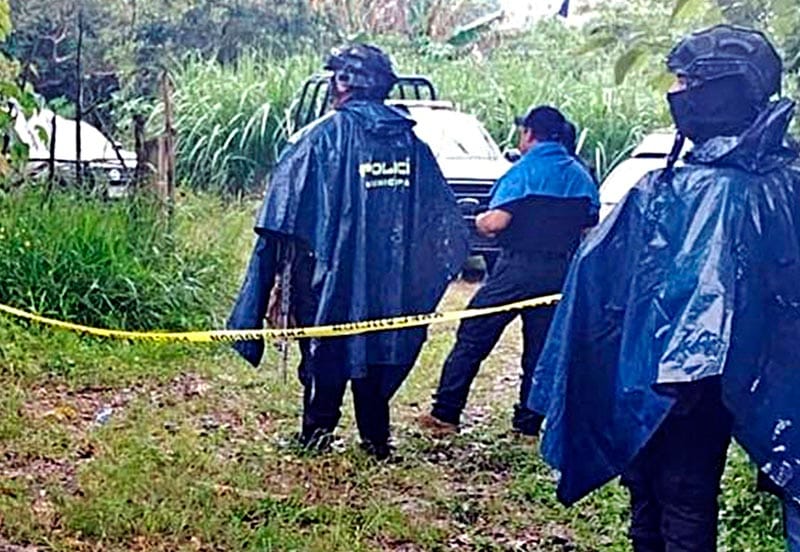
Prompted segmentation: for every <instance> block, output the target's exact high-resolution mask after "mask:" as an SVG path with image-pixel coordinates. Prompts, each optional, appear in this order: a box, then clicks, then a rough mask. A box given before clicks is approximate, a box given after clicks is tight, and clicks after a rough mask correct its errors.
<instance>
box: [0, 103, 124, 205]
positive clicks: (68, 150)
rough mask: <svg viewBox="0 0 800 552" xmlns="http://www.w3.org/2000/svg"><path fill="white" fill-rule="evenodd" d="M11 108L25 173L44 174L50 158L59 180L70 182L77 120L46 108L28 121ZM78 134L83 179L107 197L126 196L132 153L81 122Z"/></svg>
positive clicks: (74, 155)
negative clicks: (23, 152) (23, 148)
mask: <svg viewBox="0 0 800 552" xmlns="http://www.w3.org/2000/svg"><path fill="white" fill-rule="evenodd" d="M12 109H13V112H12V116H13V117H14V130H15V131H16V133H17V135H18V136H19V138H20V140H22V141H23V142H24V143H25V144H26V145H27V146H28V148H29V150H28V172H29V174H31V175H33V176H39V175H45V174H47V171H48V167H49V164H50V161H51V157H52V161H53V164H54V167H55V169H56V171H57V173H58V175H59V177H60V178H63V179H64V180H70V179H71V178H72V177H73V175H74V174H75V164H76V163H77V159H78V150H77V145H76V143H77V136H76V135H77V128H78V126H77V125H78V123H77V121H74V120H72V119H67V118H65V117H62V116H60V115H57V114H55V113H54V112H53V111H51V110H49V109H41V110H39V111H37V112H35V113H34V114H33V115H32V116H31V117H30V118H28V117H26V116H25V115H24V114H23V113H22V112H21V110H19V109H18V108H17V107H16V106H13V107H12ZM54 124H55V133H54V132H53V125H54ZM80 135H81V164H82V165H83V166H84V169H85V174H86V177H87V179H91V180H92V181H93V182H94V184H95V185H98V184H99V185H102V186H104V187H105V190H104V192H105V194H106V195H107V196H108V197H112V198H113V197H122V196H125V195H127V194H128V192H129V187H130V185H131V182H132V181H133V176H134V173H135V172H136V154H135V153H134V152H131V151H128V150H125V149H122V148H121V147H120V146H119V145H117V144H115V143H114V142H112V141H111V140H109V139H108V138H107V137H106V136H105V135H104V134H103V133H102V132H100V130H98V129H97V128H95V127H94V126H92V125H90V124H89V123H87V122H85V121H81V124H80Z"/></svg>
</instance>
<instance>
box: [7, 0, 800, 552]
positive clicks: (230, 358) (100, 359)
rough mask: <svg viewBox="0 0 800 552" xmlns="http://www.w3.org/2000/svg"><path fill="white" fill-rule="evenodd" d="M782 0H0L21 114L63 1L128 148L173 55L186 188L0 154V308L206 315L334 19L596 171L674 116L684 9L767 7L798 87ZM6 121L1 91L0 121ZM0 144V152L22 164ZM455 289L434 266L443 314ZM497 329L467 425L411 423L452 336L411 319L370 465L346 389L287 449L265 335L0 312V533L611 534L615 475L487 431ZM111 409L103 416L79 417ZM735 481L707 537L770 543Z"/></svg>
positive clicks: (540, 543)
mask: <svg viewBox="0 0 800 552" xmlns="http://www.w3.org/2000/svg"><path fill="white" fill-rule="evenodd" d="M794 3H795V0H758V1H755V0H753V1H746V2H741V1H740V0H676V1H675V2H670V3H665V2H661V1H657V0H631V1H629V2H622V3H620V4H619V5H618V6H617V7H614V8H610V9H607V10H603V11H602V13H600V14H599V17H598V19H597V20H596V21H595V22H594V23H593V24H592V25H590V26H588V27H586V28H580V29H579V28H570V27H568V26H565V25H562V24H561V23H559V22H556V21H546V22H543V23H541V24H539V25H537V26H536V27H535V28H533V29H530V30H528V31H525V32H519V33H511V34H509V33H501V32H497V31H493V30H487V29H485V28H482V29H480V31H479V32H476V33H471V34H470V36H469V37H467V38H464V35H463V33H461V34H460V33H459V32H458V30H457V29H458V26H459V25H460V24H462V23H465V22H468V21H470V20H471V19H473V18H475V17H476V16H479V15H482V14H485V13H487V10H491V9H493V8H495V7H496V3H495V2H492V1H482V0H474V1H469V0H466V1H463V2H456V3H453V4H457V5H458V10H452V9H447V7H446V6H448V5H449V4H450V3H448V2H442V1H440V0H409V1H407V2H406V1H404V2H395V1H391V2H390V1H389V0H385V1H384V0H381V2H380V3H379V2H367V1H365V0H352V1H348V2H339V3H335V4H334V3H330V2H320V1H313V0H310V1H308V2H306V1H303V0H280V1H275V2H272V1H270V2H261V1H260V0H242V1H237V2H231V3H221V2H217V1H216V0H201V1H197V2H190V1H188V0H172V1H170V2H164V1H162V0H136V1H131V2H127V1H126V2H119V1H108V2H107V1H101V0H83V1H82V2H79V3H75V2H74V1H73V0H57V1H50V0H10V1H7V0H0V39H2V38H3V37H5V36H6V35H7V34H8V33H9V32H10V31H11V26H10V25H11V23H13V24H14V28H15V32H14V33H12V34H11V35H10V38H9V39H8V40H7V41H6V42H5V43H4V45H3V52H4V54H3V55H4V56H7V57H3V58H2V59H0V95H1V96H2V97H3V99H7V98H8V97H15V98H17V101H19V102H20V103H21V105H22V107H23V108H24V109H25V110H30V109H33V108H34V107H35V100H34V98H33V97H32V96H31V95H30V94H28V93H27V91H28V90H29V89H30V88H29V87H28V88H26V86H22V85H20V82H19V80H18V79H17V77H18V76H19V75H20V74H21V75H22V76H23V77H24V78H25V79H27V80H28V81H30V82H33V83H34V84H35V85H36V86H37V88H39V91H40V92H42V93H43V94H44V95H45V98H46V99H47V100H56V103H58V102H61V105H63V104H64V98H66V103H69V102H74V100H75V95H76V73H75V71H74V68H75V67H74V66H75V58H74V50H75V44H76V32H75V31H76V26H75V21H76V19H75V18H76V6H78V5H80V6H82V8H83V10H84V17H85V21H86V24H87V28H86V31H87V32H86V37H85V39H86V42H85V44H84V46H85V49H84V64H85V65H84V69H85V76H84V85H85V90H84V102H85V103H84V107H85V108H86V110H87V113H86V115H87V118H88V119H89V120H91V121H93V122H103V124H105V125H106V127H107V128H117V129H126V130H124V133H123V131H122V130H120V133H119V136H118V138H120V139H121V140H123V141H127V139H128V137H129V134H130V133H129V132H128V129H129V127H130V126H131V125H130V122H131V116H132V115H133V114H144V115H145V116H146V117H147V118H148V120H149V129H150V130H151V131H152V132H158V131H160V130H161V129H162V128H163V120H162V118H163V105H162V104H161V103H160V98H159V96H158V94H157V86H156V85H157V81H158V78H159V77H160V75H161V74H162V72H163V70H164V69H168V72H169V74H170V78H171V80H172V82H173V83H174V94H173V101H174V108H175V128H176V131H177V138H178V142H177V148H178V151H177V154H178V160H177V161H178V162H177V171H178V180H179V182H180V184H181V185H183V186H185V187H184V188H183V190H184V191H183V192H182V193H179V197H178V198H177V202H176V204H175V205H174V210H173V214H172V215H171V216H170V217H168V216H167V215H166V213H165V212H164V210H163V206H162V205H159V204H157V203H155V202H154V201H152V200H151V199H150V198H148V197H145V196H144V195H142V194H138V195H137V196H136V197H134V198H133V199H131V200H126V201H118V202H110V201H106V200H102V199H98V198H92V197H87V195H86V194H83V193H78V192H75V191H65V190H52V191H48V190H44V189H41V187H37V186H36V185H31V184H29V183H25V182H19V181H17V180H16V179H14V178H7V176H8V174H9V168H10V167H9V166H8V165H7V164H5V163H4V160H5V159H6V158H5V157H4V158H0V302H3V303H8V304H11V305H14V306H16V307H20V308H27V309H31V310H34V311H37V312H40V313H43V314H48V315H53V316H56V317H58V318H63V319H67V320H72V321H77V322H83V323H88V324H93V325H99V326H109V327H125V328H128V329H148V328H167V329H181V328H191V329H195V328H211V327H220V326H221V325H222V321H223V319H224V316H225V315H226V314H227V310H228V308H229V307H230V304H231V300H232V296H233V293H234V292H235V291H236V288H237V284H238V280H239V278H240V276H241V274H242V272H243V270H244V266H245V262H246V259H247V256H248V254H249V251H250V247H251V243H252V233H251V232H250V230H249V227H250V225H251V223H252V217H253V204H252V203H244V202H241V201H239V200H234V199H232V198H233V196H235V195H237V194H248V193H252V192H255V191H258V190H260V189H261V187H262V186H263V184H264V182H265V179H266V177H267V175H268V172H269V170H270V168H271V167H272V166H273V164H274V162H275V159H276V157H277V154H278V152H279V151H280V149H281V148H282V146H283V144H284V143H285V140H286V137H287V134H288V132H289V131H290V130H292V129H291V125H290V124H289V121H290V116H289V115H290V113H291V106H292V101H293V100H294V93H295V91H296V90H297V89H298V87H299V86H300V84H301V83H302V82H303V80H304V78H305V77H306V76H307V75H308V74H309V73H311V72H313V71H315V70H316V69H318V68H319V67H320V65H321V60H322V56H323V55H324V52H325V51H326V50H327V47H328V46H329V45H331V44H332V43H334V42H336V41H339V40H341V39H342V38H343V36H344V35H345V34H346V35H350V34H351V33H359V36H360V37H367V38H370V39H371V40H372V39H374V40H375V41H377V42H379V43H381V44H383V45H385V46H386V47H387V49H388V50H389V51H390V52H391V53H392V56H393V58H394V59H395V61H396V62H397V65H398V68H399V70H400V71H402V72H404V73H422V74H426V75H429V76H430V77H431V78H432V80H433V81H434V83H435V84H436V86H437V87H438V89H439V92H440V96H441V97H442V98H444V99H449V100H452V101H453V102H455V103H456V104H457V105H458V106H459V107H460V108H461V109H463V110H465V111H468V112H471V113H474V114H475V115H477V116H478V118H479V119H480V120H481V121H483V122H484V124H485V125H486V126H487V128H488V129H489V131H490V132H491V133H492V135H493V136H494V137H495V138H496V140H497V141H498V142H499V143H501V145H503V146H508V145H511V144H512V143H513V140H514V137H513V128H512V125H511V121H512V118H513V116H514V115H516V114H519V113H521V112H523V111H524V110H525V109H526V108H527V107H528V106H529V105H530V104H535V103H545V102H547V103H553V104H555V105H557V106H559V107H561V108H563V109H564V111H565V112H566V113H567V114H568V115H569V116H570V118H572V119H573V120H575V121H576V122H577V123H578V125H579V127H580V128H581V129H583V130H585V132H586V141H585V144H584V147H583V150H582V154H583V155H584V156H585V157H586V158H587V160H588V161H589V162H590V163H591V164H592V165H593V166H595V167H596V169H597V172H598V174H599V175H600V176H601V177H602V176H603V175H604V174H606V173H607V172H608V171H609V170H610V168H611V167H613V165H614V164H615V163H616V162H617V161H618V160H619V159H621V158H622V157H623V156H624V155H625V154H626V153H627V152H628V151H629V149H630V148H631V146H632V145H633V144H634V143H635V142H636V140H637V139H638V138H639V137H640V136H641V135H642V134H643V133H644V132H646V131H648V130H650V129H652V128H655V127H659V126H663V125H666V124H668V123H669V119H668V117H667V112H666V104H665V102H664V100H663V92H664V74H663V68H662V60H663V57H664V55H665V53H666V50H667V49H668V48H669V47H670V46H671V44H672V43H673V42H674V40H675V39H676V38H677V37H678V36H681V35H682V34H684V33H685V32H686V31H687V30H689V29H692V28H696V27H699V26H701V25H704V24H708V23H712V22H716V21H721V20H729V21H735V22H739V23H742V22H753V23H754V24H757V25H759V26H761V27H762V28H769V29H770V31H771V32H772V34H773V36H775V37H776V40H777V41H778V43H779V45H780V47H781V49H782V52H783V53H784V55H785V57H786V60H787V85H786V90H787V92H788V93H790V94H793V95H797V94H798V78H797V77H798V74H800V40H798V36H800V33H798V32H797V29H798V28H800V20H798V17H800V15H798V14H800V12H798V11H797V10H796V9H795V8H796V6H794ZM9 5H10V7H11V10H10V15H11V19H10V20H9V10H8V6H9ZM378 5H379V6H380V7H381V10H376V9H375V6H378ZM787 6H788V8H787ZM676 8H677V9H676ZM456 38H457V39H456ZM45 45H46V46H47V47H44V46H45ZM59 98H61V99H60V100H59ZM73 111H74V109H73ZM10 123H11V119H10V118H9V117H7V116H4V115H3V114H2V112H0V129H3V130H8V127H9V125H10ZM9 138H10V141H9V151H8V152H7V153H9V154H10V155H8V156H7V158H8V159H10V160H11V162H12V163H11V164H12V165H13V164H15V163H17V164H18V163H22V162H24V158H25V151H24V149H25V148H24V147H22V146H21V145H20V144H19V142H18V141H15V140H14V136H13V133H12V134H10V136H9ZM471 292H472V288H470V287H469V286H467V285H465V284H462V283H456V284H455V285H454V286H453V287H452V289H451V290H450V293H449V295H448V298H447V299H446V302H445V305H444V306H443V308H445V309H452V308H459V307H461V306H463V305H464V303H465V302H466V299H467V297H468V296H469V295H470V294H471ZM518 331H519V328H516V327H514V328H511V329H510V331H509V332H508V334H507V335H506V336H505V337H504V340H503V342H502V344H501V346H500V348H499V350H498V351H497V352H496V353H495V354H494V355H493V356H492V357H491V359H490V360H489V361H488V364H487V366H486V367H485V370H484V371H483V372H482V374H481V375H480V376H479V378H478V382H477V388H476V389H475V390H474V392H473V394H472V396H471V399H470V400H471V403H470V409H469V412H468V418H469V421H468V424H467V431H466V432H465V433H464V434H462V435H460V436H458V437H456V438H453V439H452V440H446V441H432V440H429V439H427V438H425V437H424V436H422V435H420V434H419V432H418V431H417V429H416V425H415V422H414V418H415V417H416V416H417V415H418V414H419V413H421V412H422V411H423V410H424V409H425V408H426V407H427V404H428V401H429V398H430V393H431V392H432V389H433V386H434V384H435V382H436V379H437V377H438V370H439V368H440V367H441V364H442V362H443V359H444V356H445V354H446V353H447V351H448V350H449V347H450V346H451V344H452V340H453V335H454V328H453V327H448V326H444V327H436V328H434V329H433V330H432V331H431V339H430V341H429V342H428V344H427V345H426V347H425V349H424V351H423V354H422V355H421V358H420V360H419V363H418V366H417V367H416V369H415V371H414V372H413V374H412V376H411V378H410V379H409V380H408V381H407V382H406V384H405V385H404V387H403V389H402V390H401V393H400V394H399V396H398V397H397V399H396V400H395V403H394V405H393V408H394V410H393V412H394V416H395V435H396V438H397V445H398V459H397V460H396V461H394V462H393V463H391V464H388V465H383V464H375V463H373V462H371V461H370V460H369V459H367V458H366V457H364V456H363V454H362V453H361V452H360V451H359V450H358V448H357V446H356V436H355V433H354V431H353V429H352V420H351V417H350V413H349V405H346V407H345V411H346V413H347V414H346V415H345V419H344V421H343V430H342V432H341V436H342V440H341V442H339V443H338V444H337V449H336V451H335V452H333V453H331V454H327V455H322V456H314V455H307V454H301V453H299V452H298V451H297V450H295V449H294V448H292V447H291V446H289V445H288V444H287V443H288V442H289V441H290V438H291V435H292V434H293V432H294V431H296V429H297V425H298V416H299V407H300V393H301V392H300V388H299V385H298V384H297V383H296V382H295V381H294V378H293V377H289V378H287V377H286V375H284V374H281V370H280V368H279V364H280V363H279V360H278V356H279V355H278V354H277V353H276V352H275V351H274V350H273V349H272V348H270V347H268V355H267V359H266V361H265V363H264V364H265V369H264V370H263V371H254V370H251V369H250V368H248V367H246V366H245V365H244V363H243V362H242V361H241V360H240V359H239V358H237V357H235V355H234V354H233V353H232V352H231V351H230V350H229V349H228V348H227V347H221V346H205V347H187V346H181V345H154V344H145V343H118V342H108V341H95V340H91V339H87V338H83V337H80V336H76V335H72V334H68V333H64V332H59V331H51V330H48V329H45V328H40V327H38V326H36V325H29V324H25V323H21V322H17V321H14V320H11V319H9V318H8V317H5V316H0V549H3V548H4V547H5V545H7V544H13V545H18V546H25V545H34V546H39V547H41V548H43V549H55V550H210V549H221V550H320V551H330V550H342V551H351V550H355V551H360V550H452V549H458V550H519V549H522V550H526V549H527V550H542V551H549V550H552V551H563V550H576V551H590V550H611V551H623V550H628V549H629V545H628V543H627V539H626V536H625V531H626V525H627V496H626V492H625V490H624V489H622V488H621V487H620V486H619V485H618V484H617V483H612V484H610V485H608V486H607V487H606V488H604V489H603V490H602V491H600V492H598V493H596V494H595V495H593V496H592V497H590V498H588V499H587V500H585V501H583V502H582V503H581V504H579V505H578V506H576V507H575V508H571V509H566V508H563V507H562V506H560V505H559V504H557V502H556V501H555V498H554V476H553V474H552V473H551V472H550V470H549V469H548V468H547V467H546V466H545V465H544V464H543V463H542V462H541V461H540V459H539V458H538V457H537V455H536V452H535V447H534V446H533V445H531V444H530V443H525V442H521V441H518V440H516V439H515V438H513V437H512V436H511V435H510V433H509V431H508V430H509V428H508V417H509V410H510V405H511V404H512V402H513V401H514V395H515V393H516V385H517V375H516V368H515V367H516V365H517V363H518V359H519V354H520V344H519V342H518V338H517V333H518ZM293 360H296V359H293ZM107 407H110V408H111V411H110V419H109V420H108V421H107V422H105V421H103V419H102V417H100V418H98V417H97V414H98V413H99V412H101V411H103V410H104V409H106V408H107ZM754 479H755V478H754V469H753V468H752V467H751V466H750V465H749V463H748V462H747V459H746V457H745V455H744V454H743V453H742V451H741V450H740V449H738V448H736V447H733V448H732V454H731V457H730V461H729V465H728V469H727V471H726V475H725V482H724V492H723V495H722V497H721V505H722V511H721V535H720V539H721V549H722V550H729V551H737V552H738V551H753V552H778V551H779V550H781V549H782V543H781V536H780V531H779V528H780V521H779V512H778V507H777V504H776V501H775V500H774V499H772V498H771V497H768V496H766V495H764V494H760V493H757V492H756V491H755V488H754Z"/></svg>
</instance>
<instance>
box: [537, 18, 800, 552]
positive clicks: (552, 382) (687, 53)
mask: <svg viewBox="0 0 800 552" xmlns="http://www.w3.org/2000/svg"><path fill="white" fill-rule="evenodd" d="M667 66H668V68H669V69H670V71H671V72H672V73H673V74H674V75H675V76H676V83H675V85H673V88H672V89H671V90H670V92H669V94H668V95H667V100H668V102H669V106H670V111H671V113H672V117H673V119H674V121H675V126H676V127H677V130H678V139H677V140H676V144H675V147H674V148H673V153H672V155H671V156H670V161H669V163H668V166H667V168H666V169H664V170H660V171H656V172H654V173H651V174H649V175H647V176H646V177H644V178H643V179H642V181H641V182H639V183H638V184H637V185H636V187H635V188H634V189H633V190H632V191H631V192H630V193H629V194H628V195H627V197H626V198H625V200H624V201H623V202H622V203H621V204H620V205H619V206H618V207H617V208H616V209H615V211H614V212H613V213H612V214H611V215H610V216H609V218H608V219H606V220H605V221H604V222H603V224H602V225H601V226H600V227H599V228H597V229H596V230H595V231H593V232H592V233H591V234H590V236H589V237H588V238H587V239H586V240H585V241H584V243H583V244H582V245H581V247H580V249H579V251H578V253H577V254H576V256H575V259H574V261H573V263H572V265H571V267H570V270H569V273H568V275H567V278H566V281H565V285H564V299H563V300H562V302H561V304H560V305H559V306H558V308H557V311H556V315H555V318H554V320H553V324H552V327H551V329H550V334H549V336H548V340H547V342H546V345H545V347H544V350H543V352H542V355H541V358H540V362H539V365H538V366H537V369H536V373H535V378H534V386H533V390H532V393H531V396H530V400H529V406H530V407H531V408H534V409H537V410H541V411H542V412H546V415H547V422H546V429H545V432H544V436H543V440H542V445H541V451H542V454H543V456H544V458H545V459H546V460H547V462H548V463H550V464H551V465H552V466H553V467H555V468H556V469H557V470H558V471H559V472H560V481H559V485H558V496H559V498H560V499H561V500H562V501H563V502H565V503H567V504H571V503H573V502H575V501H577V500H579V499H580V498H582V497H583V496H585V495H586V494H588V493H589V492H591V491H592V490H594V489H596V488H598V487H600V486H601V485H603V484H604V483H605V482H607V481H609V480H610V479H612V478H613V477H615V476H618V475H622V481H623V483H624V484H625V485H626V486H627V487H628V488H629V490H630V495H631V516H632V520H631V528H630V536H631V540H632V541H633V547H634V550H636V551H637V552H650V551H654V552H655V551H671V552H674V551H679V550H680V551H713V550H715V549H716V535H717V528H716V525H717V513H718V505H717V495H718V493H719V485H720V477H721V475H722V471H723V468H724V464H725V457H726V451H727V449H728V444H729V442H730V437H731V435H733V436H734V437H735V438H736V440H737V441H738V442H739V443H740V444H741V445H742V446H743V447H744V448H745V449H746V450H747V452H748V453H749V454H750V456H751V458H752V459H753V460H754V461H755V462H756V464H757V465H758V466H759V467H760V468H761V470H762V471H763V472H764V473H765V474H766V475H767V476H768V477H769V478H770V479H771V480H772V481H773V483H774V484H775V485H776V486H777V487H778V489H779V492H780V493H781V494H782V495H783V496H784V498H786V499H788V500H791V499H792V498H794V499H795V500H796V499H797V498H798V497H800V477H798V474H800V401H799V400H798V395H797V390H798V389H800V365H798V361H797V358H798V357H797V352H796V351H797V343H798V342H800V285H798V282H800V167H799V166H798V163H797V153H796V151H795V150H794V149H792V148H790V147H788V146H787V143H788V141H787V140H788V138H787V128H788V126H789V123H790V121H791V118H792V115H793V112H794V104H793V102H791V101H789V100H787V99H778V100H776V101H771V100H772V98H773V97H774V96H777V95H778V94H779V93H780V83H781V61H780V58H779V56H778V54H777V53H776V51H775V49H774V48H773V47H772V45H771V44H770V43H769V41H768V40H767V39H766V38H765V37H764V35H762V34H761V33H759V32H756V31H752V30H748V29H743V28H738V27H731V26H726V25H721V26H717V27H713V28H711V29H708V30H705V31H701V32H698V33H696V34H693V35H690V36H689V37H687V38H685V39H684V40H682V41H681V42H680V43H679V44H678V45H677V46H675V48H674V49H673V50H672V51H671V52H670V54H669V56H668V58H667ZM684 137H686V138H690V139H691V140H692V141H693V142H694V144H695V147H694V148H693V150H692V151H691V152H690V154H689V155H688V156H687V157H686V159H685V164H684V165H683V166H677V167H676V166H674V163H675V160H676V157H677V154H678V152H679V151H680V150H681V147H682V145H683V139H684Z"/></svg>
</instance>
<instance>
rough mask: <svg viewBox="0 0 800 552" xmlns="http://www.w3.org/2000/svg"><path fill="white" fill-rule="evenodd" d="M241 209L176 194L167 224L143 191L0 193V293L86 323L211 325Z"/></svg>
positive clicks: (225, 297) (232, 269) (229, 282)
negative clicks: (100, 195) (125, 195)
mask: <svg viewBox="0 0 800 552" xmlns="http://www.w3.org/2000/svg"><path fill="white" fill-rule="evenodd" d="M249 219H250V216H249V215H246V214H245V213H243V210H242V209H230V208H227V209H226V208H224V207H223V206H222V205H221V204H220V202H219V200H216V199H213V198H209V197H201V196H189V197H185V198H183V199H182V204H181V208H180V209H177V210H176V215H175V220H174V221H173V223H172V224H170V223H169V222H168V221H167V220H166V219H165V218H164V217H163V216H162V215H161V213H160V210H159V209H158V206H157V205H156V204H155V203H154V202H152V201H149V200H148V199H147V198H138V199H136V200H134V201H132V202H129V203H126V202H104V201H102V200H98V199H90V198H86V197H82V196H79V195H77V194H75V193H68V192H66V193H57V194H55V195H53V196H52V197H46V196H45V194H44V193H43V192H41V191H39V190H36V189H34V188H24V189H21V190H17V191H14V192H11V193H7V194H5V195H3V196H2V197H1V198H0V301H2V302H3V303H6V304H10V305H13V306H16V307H19V308H25V309H30V310H33V311H35V312H38V313H41V314H45V315H51V316H55V317H58V318H62V319H65V320H69V321H73V322H79V323H84V324H90V325H100V326H108V327H121V328H127V329H154V328H167V329H186V328H198V327H207V326H208V325H211V324H213V325H219V323H220V319H221V316H222V315H223V314H224V313H225V311H226V309H227V307H228V306H229V305H230V300H231V296H232V293H233V292H234V291H235V285H236V282H237V280H238V274H239V272H240V271H241V266H240V264H241V259H240V258H239V257H240V256H239V255H238V253H237V252H238V251H239V250H240V249H242V248H241V247H240V246H241V245H242V242H241V240H242V239H249V235H248V233H247V232H246V231H245V226H246V225H247V223H248V222H249Z"/></svg>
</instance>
